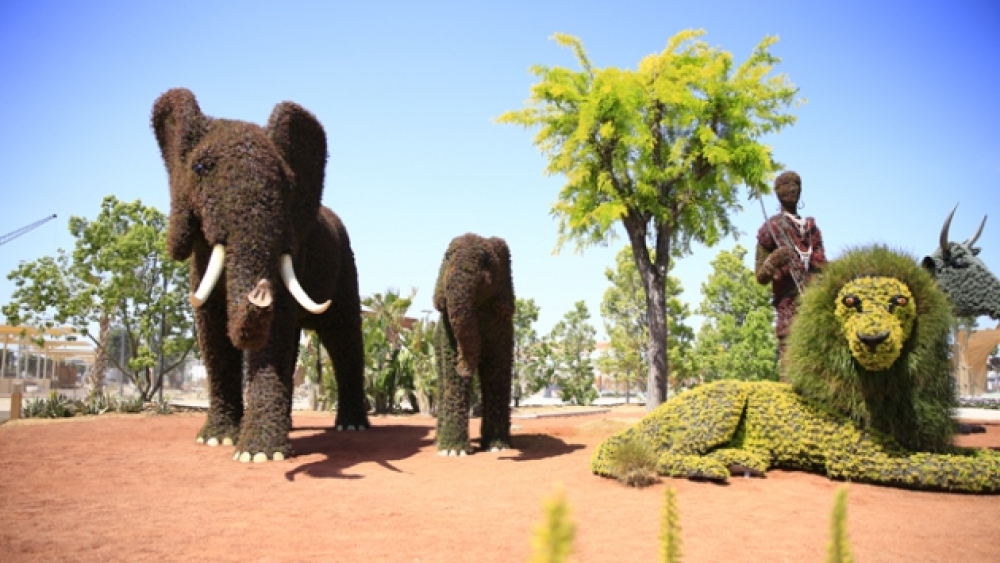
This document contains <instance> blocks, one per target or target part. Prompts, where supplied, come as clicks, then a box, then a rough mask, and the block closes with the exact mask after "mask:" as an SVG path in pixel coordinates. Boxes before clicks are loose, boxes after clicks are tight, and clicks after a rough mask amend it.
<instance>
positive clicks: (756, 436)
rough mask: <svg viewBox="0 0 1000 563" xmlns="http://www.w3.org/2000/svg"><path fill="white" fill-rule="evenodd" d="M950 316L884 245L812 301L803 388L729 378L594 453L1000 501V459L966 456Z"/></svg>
mask: <svg viewBox="0 0 1000 563" xmlns="http://www.w3.org/2000/svg"><path fill="white" fill-rule="evenodd" d="M950 324H951V314H950V304H949V302H948V300H947V298H946V297H945V296H944V294H943V293H942V292H941V290H940V289H938V287H937V285H936V284H935V282H934V280H933V279H932V278H931V277H930V275H928V273H927V272H926V271H925V270H923V269H922V268H921V267H920V266H919V265H918V264H917V263H916V261H915V260H914V259H913V258H912V257H910V256H907V255H905V254H901V253H899V252H895V251H892V250H889V249H888V248H886V247H883V246H870V247H865V248H859V249H854V250H850V251H848V252H847V253H845V255H844V256H843V257H841V258H840V259H839V260H836V261H834V262H831V263H830V264H829V265H828V266H827V268H826V270H825V271H824V273H823V275H821V276H820V277H819V278H818V279H817V280H816V281H815V283H813V284H811V285H810V286H809V287H808V288H807V289H806V291H805V292H804V293H803V295H802V302H801V305H800V308H799V314H798V316H797V317H796V319H795V321H794V324H793V325H792V331H791V334H790V336H789V343H788V355H787V357H786V364H785V370H786V374H785V375H786V377H787V378H788V381H789V383H787V384H786V383H775V382H744V381H736V380H725V381H719V382H716V383H710V384H707V385H702V386H700V387H698V388H696V389H694V390H691V391H688V392H686V393H684V394H682V395H680V396H678V397H676V398H674V399H671V400H670V401H667V402H666V403H664V404H663V405H661V406H660V407H659V408H658V409H656V410H655V411H653V412H652V413H650V414H649V415H647V416H646V417H645V418H644V419H643V420H642V421H640V422H639V423H638V424H637V425H635V426H633V427H632V428H629V429H628V430H626V431H624V432H622V433H620V434H617V435H615V436H612V437H610V438H609V439H608V440H606V441H605V442H604V443H602V444H601V445H600V446H599V447H598V448H597V450H596V451H595V452H594V455H593V459H592V462H591V469H592V470H593V471H594V473H597V474H599V475H603V476H608V477H615V476H616V474H615V473H616V469H614V468H615V467H616V465H615V464H614V463H612V461H613V460H615V459H616V455H617V452H616V450H617V449H618V448H619V447H621V445H622V444H624V443H627V442H629V441H634V440H636V439H638V440H643V441H647V442H649V443H652V444H654V445H655V447H656V448H657V450H658V452H659V458H658V461H657V472H658V473H659V474H660V475H664V476H671V477H689V478H695V479H708V480H715V481H726V480H727V478H728V477H729V476H730V475H731V474H745V475H756V476H763V475H764V474H765V473H766V471H767V470H768V469H770V468H782V469H799V470H805V471H812V472H817V473H823V474H825V475H827V476H829V477H830V478H834V479H845V480H851V481H864V482H870V483H877V484H883V485H891V486H898V487H906V488H916V489H932V490H949V491H965V492H990V493H995V492H1000V452H995V451H991V450H985V449H969V448H959V447H956V446H954V445H953V444H952V435H953V431H954V424H953V422H952V418H951V415H952V412H953V409H954V408H955V406H956V398H955V394H954V390H953V387H952V384H951V378H950V362H949V358H948V331H949V327H950Z"/></svg>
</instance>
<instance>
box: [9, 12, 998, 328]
mask: <svg viewBox="0 0 1000 563" xmlns="http://www.w3.org/2000/svg"><path fill="white" fill-rule="evenodd" d="M998 6H1000V4H997V3H996V2H995V1H992V0H982V1H973V0H953V1H948V2H945V1H941V2H896V1H892V2H858V1H853V0H852V1H838V2H805V1H802V2H772V1H767V2H765V1H759V2H745V1H730V2H721V1H711V0H709V1H701V2H695V1H688V2H673V1H666V0H660V1H656V2H652V1H651V2H636V1H628V0H619V1H617V2H613V3H612V2H588V1H579V0H577V1H559V2H546V1H541V0H538V1H519V0H518V1H512V0H508V1H504V2H333V1H330V2H323V1H314V2H304V1H300V2H296V1H289V2H280V3H279V2H248V1H241V2H236V1H209V2H204V1H202V2H194V1H187V0H182V1H171V2H134V1H114V2H111V1H103V2H102V1H93V2H75V1H62V2H56V1H50V0H3V1H2V2H0V77H3V88H2V89H0V202H2V207H0V209H2V214H0V234H4V233H7V232H10V231H13V230H15V229H17V228H19V227H21V226H24V225H26V224H28V223H31V222H33V221H35V220H37V219H40V218H42V217H45V216H46V215H50V214H52V213H56V214H58V215H59V218H58V220H56V221H52V222H50V223H49V224H47V225H45V226H43V227H40V228H38V229H36V230H34V231H33V232H31V233H29V234H26V235H24V236H22V237H21V238H19V239H17V240H15V241H13V242H10V243H8V244H6V245H4V246H2V247H0V275H2V278H3V279H0V302H3V303H6V302H7V301H9V298H10V294H11V291H12V289H13V284H12V283H11V282H9V281H8V280H7V279H6V274H7V273H8V272H10V271H12V270H13V269H14V268H16V266H17V264H18V262H19V261H22V260H34V259H37V258H38V257H40V256H43V255H52V254H55V252H56V249H57V248H60V247H62V248H66V249H71V248H72V247H73V239H72V237H71V236H70V235H69V232H68V229H67V221H68V219H69V217H70V216H71V215H78V216H86V217H91V218H92V217H95V216H96V214H97V212H98V208H99V204H100V201H101V199H102V198H103V197H104V196H105V195H107V194H114V195H115V196H117V197H118V198H119V199H122V200H128V201H131V200H135V199H137V198H138V199H141V200H142V201H143V203H145V204H147V205H153V206H155V207H157V208H159V209H160V210H161V211H163V212H167V211H168V210H169V199H168V188H167V177H166V173H165V171H164V168H163V164H162V161H161V159H160V154H159V151H158V149H157V146H156V142H155V140H154V138H153V134H152V132H151V130H150V128H149V115H150V110H151V108H152V104H153V101H154V100H155V99H156V97H157V96H159V95H160V94H161V93H162V92H164V91H166V90H167V89H169V88H172V87H176V86H183V87H186V88H189V89H191V90H192V91H193V92H194V93H195V95H196V96H197V97H198V100H199V103H200V104H201V107H202V110H203V111H204V112H205V113H206V114H208V115H212V116H216V117H225V118H232V119H242V120H246V121H252V122H256V123H265V122H266V120H267V118H268V116H269V115H270V112H271V109H272V108H273V107H274V105H275V104H276V103H278V102H280V101H282V100H293V101H295V102H298V103H300V104H302V105H303V106H305V107H306V108H308V109H309V110H311V111H312V112H313V113H315V114H316V116H317V117H318V118H319V119H320V121H321V122H322V123H323V125H324V126H325V128H326V132H327V136H328V139H329V149H330V159H329V164H328V166H327V182H326V191H325V196H324V203H325V204H326V205H328V206H330V207H331V208H333V209H334V210H335V211H336V212H337V213H338V214H340V216H341V217H342V218H343V220H344V222H345V223H346V225H347V227H348V230H349V231H350V234H351V238H352V241H353V245H354V251H355V254H356V256H357V260H358V267H359V270H360V282H361V293H362V295H369V294H371V293H374V292H380V291H384V290H385V289H386V288H387V287H396V288H400V289H401V290H402V291H403V292H404V293H405V292H406V291H408V290H409V289H410V288H411V287H415V288H418V289H419V293H418V294H417V298H416V303H415V305H414V307H413V308H412V309H411V313H413V314H414V315H415V316H419V315H420V314H421V311H423V310H427V309H431V308H432V306H431V293H432V291H433V286H434V281H435V276H436V273H437V268H438V265H439V264H440V260H441V257H442V255H443V253H444V250H445V248H446V247H447V245H448V242H449V241H450V240H451V238H453V237H455V236H457V235H460V234H463V233H465V232H469V231H472V232H476V233H479V234H482V235H486V236H500V237H503V238H505V239H507V241H508V243H509V244H510V246H511V252H512V258H513V268H514V283H515V291H516V293H517V294H518V296H519V297H523V298H533V299H535V300H536V302H537V303H538V304H539V305H540V306H541V319H540V322H539V324H538V329H539V330H540V332H546V331H548V330H549V329H550V328H551V327H552V325H553V324H555V322H556V321H558V319H559V318H560V317H561V316H562V315H563V314H565V313H566V312H567V311H569V310H570V309H571V308H572V306H573V302H574V301H576V300H580V299H583V300H585V301H586V303H587V305H588V307H589V309H590V311H591V314H592V317H593V321H594V324H595V326H596V327H597V328H598V331H599V332H603V326H602V323H601V321H600V308H599V307H600V301H601V296H602V294H603V292H604V290H605V289H606V287H607V282H606V281H605V278H604V269H605V268H606V267H608V266H610V265H612V263H613V257H614V254H615V252H616V251H617V250H618V248H620V246H621V245H622V244H624V241H623V240H620V241H619V242H618V243H615V244H613V245H612V246H611V247H609V248H606V249H605V248H595V249H590V250H587V251H586V252H585V253H584V254H582V255H580V254H576V253H574V252H573V249H572V248H567V249H566V250H564V251H563V253H562V254H560V255H553V254H552V250H553V247H554V245H555V241H556V222H555V220H554V219H553V218H552V217H551V216H550V214H549V210H550V207H551V204H552V202H553V201H554V200H555V199H556V196H557V193H558V190H559V188H560V186H561V185H562V182H563V179H562V178H559V177H545V176H544V175H543V173H542V171H543V168H544V166H545V164H546V163H545V160H544V159H543V157H542V156H541V155H540V154H539V153H538V151H537V150H536V148H535V147H534V146H533V145H532V143H531V139H532V135H533V133H532V132H527V131H524V130H522V129H518V128H515V127H509V126H499V125H495V124H493V119H494V118H495V117H497V116H499V115H500V114H501V113H503V112H504V111H507V110H511V109H517V108H520V107H523V103H524V101H525V100H526V99H527V97H528V93H529V87H530V85H531V84H532V82H533V80H534V77H532V76H531V75H530V74H529V73H528V68H529V67H530V66H531V65H533V64H544V65H564V66H571V67H573V68H575V63H574V61H573V59H572V55H571V53H570V52H569V51H568V50H565V49H562V48H559V47H558V46H557V45H556V44H555V43H554V42H552V41H551V40H550V39H549V37H550V36H551V35H552V34H553V33H554V32H565V33H569V34H572V35H576V36H578V37H580V38H581V39H582V40H583V42H584V45H585V47H586V48H587V50H588V52H589V54H590V56H591V59H592V61H593V62H594V64H595V65H597V66H602V67H603V66H618V67H627V68H635V67H636V66H637V64H638V62H639V60H640V59H641V58H642V57H644V56H646V55H648V54H650V53H653V52H658V51H660V50H662V49H663V47H664V46H665V44H666V42H667V40H668V38H669V37H670V36H672V35H673V34H675V33H676V32H678V31H680V30H682V29H685V28H704V29H705V30H706V31H707V35H706V37H705V39H706V40H707V41H708V42H709V43H710V44H712V45H717V46H720V47H722V48H724V49H727V50H729V51H731V52H732V53H733V54H734V56H735V58H736V60H737V61H738V62H740V61H742V60H744V59H745V58H746V57H747V55H749V53H750V51H751V49H752V48H753V47H754V46H755V45H756V44H757V43H758V42H759V41H760V40H761V39H762V38H763V37H764V36H765V35H778V36H779V37H780V41H779V42H778V43H777V45H776V46H775V47H774V49H773V51H774V53H775V54H777V55H778V56H780V57H781V58H782V59H783V61H782V63H781V64H780V65H779V66H778V69H777V70H778V71H779V72H783V73H785V74H787V75H788V77H789V78H790V79H791V81H792V82H794V83H795V84H796V85H797V86H798V87H799V88H800V89H801V90H800V94H801V96H803V97H805V98H807V99H808V103H807V104H806V105H804V106H802V107H801V108H799V109H798V110H796V113H797V115H798V117H799V121H798V123H797V124H796V125H794V126H792V127H790V128H788V129H786V130H784V131H783V132H781V133H780V134H778V135H776V136H773V137H771V138H769V139H767V142H768V143H769V144H771V146H772V147H773V149H774V153H775V155H776V157H777V158H778V160H779V161H781V162H783V163H785V164H786V165H787V166H788V168H790V169H793V170H796V171H798V172H799V173H800V174H801V175H802V177H803V180H804V189H803V199H804V202H805V204H806V208H805V209H804V211H803V212H804V213H806V214H808V215H815V216H816V218H817V220H818V222H819V225H820V227H821V229H822V230H823V234H824V237H825V240H826V245H827V252H828V254H829V255H831V256H836V255H837V254H839V253H840V252H841V251H842V250H843V249H844V248H845V247H847V246H852V245H858V244H863V243H868V242H876V241H877V242H884V243H888V244H890V245H892V246H895V247H898V248H902V249H904V250H907V251H909V252H911V253H913V254H916V255H919V256H923V255H924V254H927V253H929V252H931V251H932V250H933V249H934V247H935V245H936V244H937V238H938V233H939V232H940V229H941V225H942V222H943V221H944V218H945V215H946V214H947V212H948V210H950V209H951V207H952V206H953V205H955V203H958V202H961V206H960V207H959V210H958V213H957V215H956V218H955V221H954V223H953V226H952V232H953V238H957V239H963V240H964V239H965V238H967V237H968V236H970V235H971V234H972V232H973V231H974V230H975V228H976V227H977V226H978V224H979V221H980V220H981V219H982V217H983V215H984V214H989V215H992V216H993V218H992V219H991V220H990V222H988V223H987V226H986V230H985V232H984V234H983V237H982V239H981V244H982V246H983V252H982V254H981V257H982V258H983V259H984V260H985V261H986V263H987V264H988V265H990V267H991V268H992V269H993V271H994V272H1000V236H998V235H1000V195H998V193H1000V192H998V189H1000V136H998V132H1000V109H998V108H1000V88H998V86H1000V77H998V72H997V70H998V68H1000V63H998V61H1000V7H998ZM767 205H768V208H769V211H773V209H774V207H775V203H774V200H773V198H768V200H767ZM761 221H762V217H761V210H760V207H759V204H758V203H757V202H756V201H748V202H747V203H746V205H745V210H744V211H743V212H742V213H741V214H740V215H739V216H738V217H737V218H736V223H737V225H738V226H739V227H740V228H741V229H742V230H743V231H744V232H746V233H747V236H745V237H742V239H741V241H742V243H743V244H744V245H746V246H748V247H749V248H751V249H752V246H753V238H752V235H753V233H754V232H755V231H756V229H757V227H758V226H759V224H760V223H761ZM733 244H734V242H733V241H732V240H727V241H724V242H723V243H722V244H721V245H719V246H717V247H715V248H696V249H695V250H694V253H693V254H692V255H691V256H687V257H685V258H683V259H682V260H681V261H680V262H679V263H678V265H677V267H676V268H675V273H676V275H678V276H679V277H680V278H681V281H682V283H683V285H684V288H685V293H684V298H685V300H687V301H688V302H689V303H690V304H691V307H692V309H693V308H695V307H697V304H698V302H699V301H700V300H701V295H700V290H699V289H700V285H701V283H702V282H703V281H704V280H705V278H706V277H707V276H708V274H709V265H708V264H709V262H710V261H711V259H712V258H713V257H714V256H715V254H716V253H717V252H718V251H719V250H721V249H728V248H731V247H732V246H733ZM751 253H752V252H751Z"/></svg>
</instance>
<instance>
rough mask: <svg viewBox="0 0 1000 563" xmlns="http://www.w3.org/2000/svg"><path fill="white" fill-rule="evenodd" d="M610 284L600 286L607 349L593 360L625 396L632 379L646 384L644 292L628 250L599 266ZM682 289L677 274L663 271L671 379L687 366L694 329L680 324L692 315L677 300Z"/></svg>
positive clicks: (647, 320)
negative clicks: (608, 265)
mask: <svg viewBox="0 0 1000 563" xmlns="http://www.w3.org/2000/svg"><path fill="white" fill-rule="evenodd" d="M604 276H605V277H606V278H607V280H608V282H609V283H610V284H611V285H610V287H608V288H607V289H606V290H605V291H604V298H603V300H602V301H601V317H602V318H603V319H604V330H605V331H606V332H607V334H608V339H609V342H608V351H607V354H606V355H605V356H604V357H602V358H601V359H599V360H598V367H600V369H601V371H602V372H604V373H606V374H609V375H611V376H612V377H613V378H614V379H615V380H616V381H619V382H621V383H624V384H625V388H626V400H627V398H628V391H629V390H630V389H631V388H632V386H633V385H634V384H638V387H639V388H642V389H644V388H645V381H646V377H647V374H648V365H649V351H648V346H649V315H648V312H647V310H646V303H645V299H644V298H643V288H642V279H641V278H640V277H639V272H638V270H636V267H635V260H633V259H632V253H631V250H630V249H629V248H628V247H625V248H622V249H621V250H620V251H619V252H618V254H617V255H615V268H607V269H605V270H604ZM682 292H683V288H682V287H681V283H680V280H679V279H677V278H676V277H674V276H670V275H668V276H667V278H666V295H667V311H666V318H667V326H668V328H667V334H668V337H667V350H668V355H669V358H670V365H671V366H672V367H673V372H674V373H673V377H672V378H673V379H678V378H680V379H683V378H684V377H685V376H686V374H687V372H688V371H689V369H687V366H688V365H689V359H688V356H689V355H690V349H691V343H692V340H693V339H694V333H693V331H692V330H691V328H690V327H688V326H687V325H686V324H684V322H685V320H686V319H687V318H688V317H689V316H690V315H691V312H690V310H689V309H688V306H687V304H686V303H684V302H682V301H681V300H680V295H681V293H682Z"/></svg>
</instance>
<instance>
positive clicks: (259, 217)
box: [152, 88, 368, 461]
mask: <svg viewBox="0 0 1000 563" xmlns="http://www.w3.org/2000/svg"><path fill="white" fill-rule="evenodd" d="M152 126H153V130H154V131H155V133H156V140H157V142H158V143H159V146H160V151H161V153H162V155H163V161H164V163H165V164H166V168H167V173H168V174H169V179H170V205H171V209H170V222H169V226H168V232H167V245H168V250H169V252H170V255H171V256H172V257H173V258H174V259H176V260H186V259H188V258H190V259H191V286H192V287H197V288H198V289H197V291H195V292H194V293H193V294H192V295H191V302H192V304H193V305H194V308H195V325H196V327H197V332H198V343H199V346H200V348H201V354H202V359H203V361H204V363H205V367H206V370H207V372H208V381H209V411H208V419H207V421H206V422H205V425H204V426H203V427H202V429H201V430H200V431H199V432H198V442H202V443H206V444H209V445H218V444H227V445H228V444H235V446H236V455H235V456H234V458H236V459H240V461H249V460H253V461H265V460H267V459H283V458H284V457H286V456H290V455H292V453H293V452H292V448H291V444H290V442H289V439H288V432H289V431H290V430H291V409H292V374H293V371H294V369H295V360H296V353H297V350H298V343H299V336H300V332H301V329H303V328H306V329H311V330H315V331H317V332H318V334H319V336H320V340H321V341H322V342H323V345H324V346H325V347H326V349H327V351H328V352H329V353H330V356H331V358H332V360H333V365H334V369H335V371H336V377H337V389H338V393H339V398H338V409H337V420H336V424H337V427H338V429H340V428H344V427H347V428H349V429H351V428H358V429H365V428H367V427H368V416H367V411H366V409H365V397H364V375H363V369H364V347H363V343H362V337H361V303H360V297H359V295H358V274H357V269H356V266H355V263H354V253H353V252H352V251H351V244H350V240H349V239H348V236H347V230H346V229H345V228H344V225H343V223H341V221H340V218H338V217H337V215H336V214H334V213H333V212H332V211H331V210H330V209H328V208H326V207H324V206H322V205H320V198H321V197H322V193H323V176H324V172H325V170H324V169H325V166H326V157H327V154H326V134H325V133H324V131H323V127H322V125H320V123H319V121H317V120H316V118H315V117H314V116H313V115H312V114H311V113H309V112H308V111H306V110H305V109H303V108H302V107H301V106H299V105H297V104H294V103H292V102H282V103H280V104H278V105H277V106H275V108H274V111H273V112H272V113H271V118H270V120H269V122H268V124H267V126H266V127H260V126H258V125H255V124H252V123H246V122H243V121H234V120H227V119H213V118H211V117H207V116H205V115H203V114H202V112H201V109H200V108H199V106H198V102H197V100H196V99H195V97H194V94H192V93H191V92H190V91H188V90H185V89H181V88H178V89H173V90H170V91H168V92H166V93H165V94H163V95H162V96H160V98H159V99H157V100H156V103H155V104H154V106H153V116H152ZM297 274H298V275H297ZM299 276H301V277H299ZM310 296H311V297H310ZM314 298H318V299H320V300H321V301H322V303H321V304H317V302H315V301H313V299H314ZM244 367H246V373H245V374H244ZM244 386H245V391H244ZM244 399H245V401H246V402H245V404H244Z"/></svg>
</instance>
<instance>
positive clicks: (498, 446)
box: [483, 438, 510, 453]
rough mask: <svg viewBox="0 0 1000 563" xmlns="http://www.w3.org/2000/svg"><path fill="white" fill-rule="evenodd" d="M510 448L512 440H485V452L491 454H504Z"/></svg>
mask: <svg viewBox="0 0 1000 563" xmlns="http://www.w3.org/2000/svg"><path fill="white" fill-rule="evenodd" d="M509 448H510V440H509V439H508V440H504V439H502V438H494V439H492V440H486V439H483V450H484V451H488V452H490V453H495V452H502V451H504V450H506V449H509Z"/></svg>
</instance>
